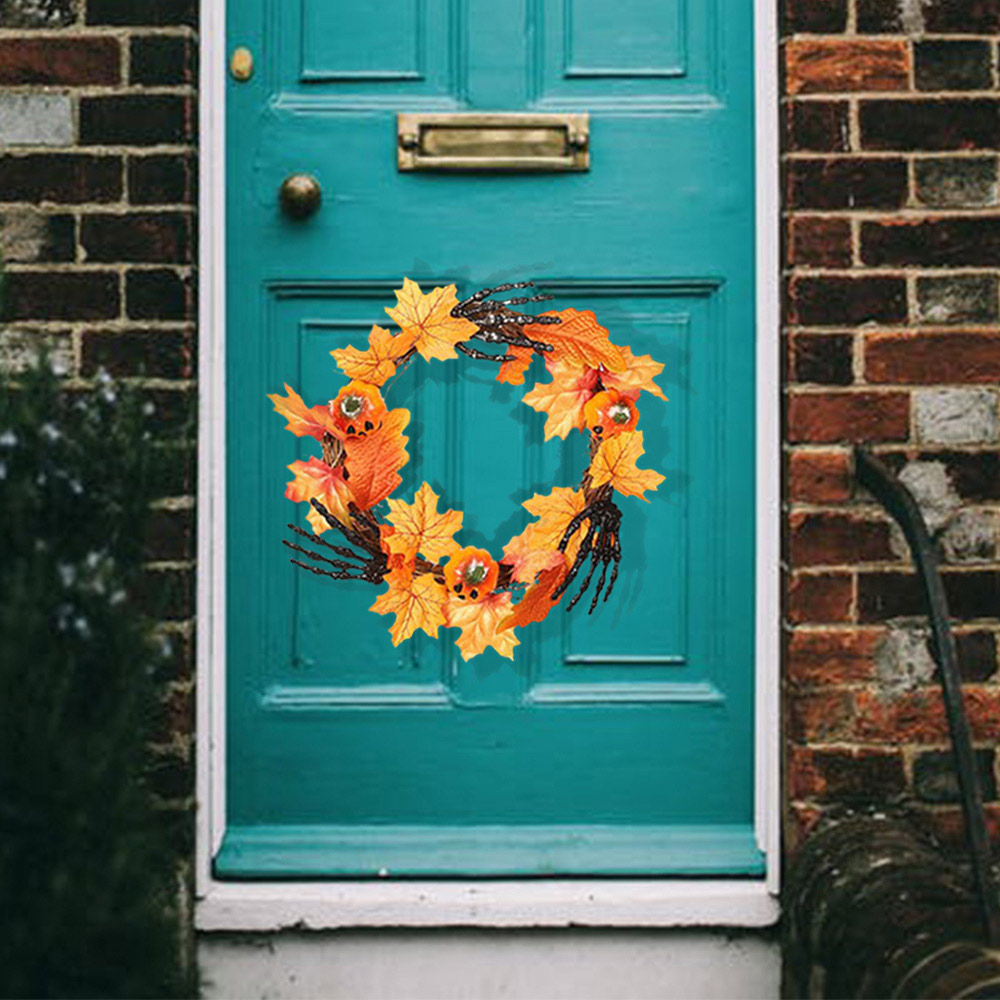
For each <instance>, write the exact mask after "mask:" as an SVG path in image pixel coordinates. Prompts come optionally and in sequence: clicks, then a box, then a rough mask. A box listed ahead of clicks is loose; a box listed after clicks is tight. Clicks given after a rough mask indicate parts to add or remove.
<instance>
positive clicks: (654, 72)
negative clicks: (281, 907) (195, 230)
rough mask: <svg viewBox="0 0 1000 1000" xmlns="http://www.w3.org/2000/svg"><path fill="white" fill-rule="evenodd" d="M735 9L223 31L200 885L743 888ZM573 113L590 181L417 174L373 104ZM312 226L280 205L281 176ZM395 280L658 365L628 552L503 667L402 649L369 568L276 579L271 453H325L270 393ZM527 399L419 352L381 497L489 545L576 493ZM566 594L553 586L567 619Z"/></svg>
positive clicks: (740, 201) (561, 4) (738, 60)
mask: <svg viewBox="0 0 1000 1000" xmlns="http://www.w3.org/2000/svg"><path fill="white" fill-rule="evenodd" d="M752 38H753V25H752V3H751V0H379V2H377V3H376V2H373V0H368V2H365V0H299V2H289V0H239V2H236V0H233V2H231V3H230V8H229V26H228V44H229V48H230V51H232V50H233V49H234V48H235V47H236V46H247V47H248V48H249V49H250V50H251V51H252V52H253V55H254V59H255V68H254V73H253V76H252V77H251V78H250V79H249V80H248V81H246V82H237V81H235V80H233V79H230V81H229V83H228V99H227V116H228V117H227V143H228V196H227V197H228V208H227V213H228V220H229V221H228V227H229V230H228V234H227V246H228V292H227V295H228V327H227V334H226V344H227V347H226V351H227V366H228V367H227V372H228V377H227V385H226V392H227V406H228V424H227V442H228V443H227V462H228V515H227V516H228V528H227V552H228V557H227V558H228V584H227V588H228V589H227V600H228V653H227V664H228V665H227V670H228V688H227V691H228V693H227V698H228V723H227V789H226V814H227V824H228V826H227V830H226V834H225V838H224V842H223V846H222V848H221V851H220V853H219V854H218V856H217V857H216V859H215V867H216V871H217V874H219V875H220V876H223V877H237V878H238V877H284V876H299V877H302V876H313V877H317V876H338V875H342V876H356V877H359V876H360V877H364V876H374V875H376V874H382V875H383V876H384V875H385V874H388V875H389V876H390V877H392V876H400V877H405V876H424V875H441V876H463V875H471V876H476V875H483V876H489V875H494V876H532V875H555V874H560V873H568V874H574V875H586V874H597V875H623V874H643V873H650V874H660V875H682V874H683V875H687V874H722V873H735V874H743V875H752V874H759V873H760V872H761V871H762V865H763V862H762V856H761V854H760V852H759V850H758V848H757V845H756V842H755V839H754V834H753V827H752V823H753V771H754V752H753V739H752V736H753V733H752V719H753V704H752V692H753V674H754V663H753V620H754V593H753V560H754V537H753V526H754V510H753V504H754V501H753V497H754V471H753V469H754V462H753V455H754V409H753V396H754V257H753V244H754V219H753V190H754V184H753V106H752V95H753V92H754V87H753V65H752ZM474 110H488V111H533V112H551V111H563V112H569V111H576V112H582V111H585V112H588V113H589V115H590V157H591V164H590V169H589V171H587V172H581V173H534V174H531V173H520V174H517V173H514V174H511V173H507V174H499V173H494V174H484V173H434V172H430V173H405V172H399V171H398V170H397V148H396V145H397V136H396V114H397V113H398V112H447V111H474ZM299 172H304V173H309V174H313V175H314V176H315V177H316V178H317V179H318V180H319V182H320V184H321V185H322V190H323V201H322V207H321V208H320V210H319V211H318V212H317V213H316V214H315V215H313V216H312V217H311V218H309V219H308V220H306V221H298V222H296V221H292V220H290V219H288V218H287V217H286V216H284V215H283V214H282V213H281V211H280V209H279V204H278V198H277V192H278V189H279V186H280V184H281V182H282V180H283V179H284V178H285V177H287V176H288V175H290V174H294V173H299ZM403 275H408V276H409V277H411V278H413V279H415V280H417V281H418V282H420V284H421V286H422V287H423V288H424V289H425V290H427V289H429V288H431V287H433V286H434V285H444V284H448V283H450V282H455V283H456V284H457V285H458V291H459V295H460V297H461V296H462V295H463V294H468V293H469V292H471V291H473V290H475V289H477V288H479V287H482V286H485V285H489V284H494V283H497V282H498V281H509V280H521V279H526V278H534V279H535V280H536V281H537V282H538V283H539V284H540V285H542V286H543V287H544V288H545V289H546V290H548V291H551V292H553V293H555V294H556V295H557V296H558V298H557V300H556V303H555V306H556V308H566V307H570V306H572V307H574V308H577V309H593V310H594V311H595V312H596V313H597V316H598V318H599V320H600V321H601V322H602V323H603V324H604V325H605V326H606V327H608V328H609V330H610V331H611V337H612V340H614V341H615V342H616V343H624V344H629V345H631V347H632V349H633V351H634V352H635V353H636V354H652V355H653V356H654V357H655V358H657V359H658V360H661V361H663V362H665V363H666V370H665V372H664V374H663V376H662V377H661V379H660V381H661V383H662V385H663V388H664V391H665V392H666V394H667V395H668V396H669V398H670V402H669V403H661V402H659V401H655V400H652V399H651V397H650V398H648V400H647V402H645V403H644V405H643V408H642V423H641V425H640V429H642V430H644V431H645V443H646V450H647V455H646V456H645V458H644V461H643V464H644V465H646V466H648V467H651V468H654V469H657V470H659V471H661V472H663V473H664V474H665V475H666V477H667V478H666V481H665V482H664V484H663V485H662V486H661V487H660V489H659V491H658V492H656V493H655V494H651V495H650V496H651V502H650V503H648V504H644V503H642V502H640V501H638V500H636V499H634V498H623V499H622V501H621V506H622V508H623V510H624V511H625V527H624V529H623V535H622V546H623V550H624V559H623V562H622V567H621V576H620V578H619V581H618V584H617V587H616V590H615V592H614V593H613V595H612V598H611V600H610V601H609V602H608V603H607V604H602V605H601V606H600V609H599V611H598V612H596V613H595V614H594V615H593V616H592V617H587V615H586V614H585V611H586V606H587V603H588V602H587V601H586V600H584V601H582V602H581V604H580V605H578V606H577V608H576V609H575V610H574V613H573V614H572V615H567V614H566V613H565V611H564V609H563V607H560V608H558V609H557V610H556V611H554V612H553V613H552V614H551V615H550V616H549V618H548V619H547V620H546V621H545V622H544V623H543V624H541V625H534V626H532V627H531V628H530V629H528V630H525V632H524V634H523V636H522V640H523V641H522V644H521V645H520V646H519V647H518V648H517V650H516V651H515V658H514V661H513V663H511V662H510V661H509V660H506V659H501V658H500V657H498V656H497V655H496V654H495V653H494V652H493V651H492V650H490V651H488V652H487V653H486V654H484V655H483V656H481V657H478V658H476V659H474V660H471V661H469V662H468V663H465V662H463V661H462V659H461V657H460V656H459V653H458V650H457V648H456V647H455V645H454V642H453V640H454V637H455V635H456V634H457V633H455V632H453V631H444V630H443V631H442V632H441V639H440V641H433V640H430V639H428V638H427V637H425V636H424V635H423V634H421V633H418V634H417V636H415V637H414V638H413V639H411V640H409V641H407V642H406V643H404V644H402V645H401V646H399V647H398V648H396V647H393V646H392V644H391V642H390V640H389V636H388V632H387V625H388V620H387V619H385V618H383V617H380V616H378V615H375V614H372V613H370V612H369V611H368V610H367V609H368V608H369V607H370V605H371V604H372V602H373V601H374V599H375V597H376V595H377V594H378V593H379V592H380V591H381V590H382V589H383V588H376V587H373V586H371V585H368V584H364V583H343V582H334V581H331V580H326V579H322V578H317V577H314V576H311V575H308V574H306V573H303V572H301V571H299V570H297V569H295V568H294V567H292V566H291V565H290V564H289V561H288V553H287V551H286V550H285V549H283V547H282V545H281V543H280V540H281V538H282V537H283V536H285V535H286V534H287V532H286V530H285V527H284V525H285V523H286V521H288V520H290V519H292V518H299V519H300V521H301V522H302V523H304V517H303V511H304V507H303V506H302V505H297V506H294V505H292V504H291V503H289V501H287V500H286V499H285V498H284V495H283V494H284V484H285V482H286V480H287V479H288V478H289V476H288V474H287V472H286V466H287V465H288V464H289V463H291V462H292V461H294V460H295V459H297V458H301V459H306V458H308V457H309V456H310V455H311V454H313V453H314V452H313V451H312V449H311V447H310V446H311V445H312V444H313V442H312V441H311V439H296V438H293V437H292V436H291V435H290V434H288V433H287V432H286V431H285V430H284V421H283V420H281V419H280V418H279V417H278V416H276V415H275V414H274V413H273V412H272V411H271V406H270V404H269V403H268V401H267V399H266V396H267V394H268V393H271V392H278V391H281V387H282V384H283V383H284V382H288V383H290V384H291V385H292V386H294V387H295V388H296V389H297V390H298V391H299V392H300V393H301V394H302V395H303V396H304V398H305V399H306V401H307V402H309V403H310V404H313V403H318V402H323V401H326V400H328V399H330V398H332V397H333V396H334V395H335V394H336V392H337V390H338V389H339V387H340V386H341V385H342V384H343V382H344V380H343V378H342V376H341V375H340V373H339V372H338V371H337V370H336V368H335V366H334V363H333V360H332V359H331V357H330V353H329V352H330V351H331V350H332V349H334V348H336V347H343V346H345V345H347V344H348V343H353V344H354V345H355V346H359V345H362V342H363V341H364V340H365V339H366V337H367V334H368V331H369V329H370V327H371V325H372V323H373V322H380V323H382V324H385V323H386V317H385V313H384V311H383V310H384V307H385V306H387V305H393V304H394V296H393V294H392V290H393V289H394V288H397V287H399V286H400V285H401V283H402V277H403ZM535 364H536V366H537V367H533V368H532V370H531V371H530V372H529V374H528V376H527V384H526V386H525V387H518V388H513V387H511V386H508V385H501V384H498V383H497V382H495V381H494V377H495V374H496V372H495V368H491V367H490V366H489V365H488V364H484V363H482V362H475V361H472V360H470V359H468V358H465V357H460V358H459V359H458V360H457V361H451V362H448V363H447V364H442V363H440V362H434V363H431V364H419V365H412V366H410V368H409V369H407V370H406V372H405V374H404V375H403V376H401V377H400V378H399V379H398V380H397V381H396V383H394V386H393V388H392V392H391V394H390V400H389V405H391V406H393V405H394V406H407V407H408V408H409V409H410V410H411V411H412V412H413V422H412V423H411V426H410V429H409V431H408V433H409V434H410V437H411V444H410V453H411V460H410V462H409V464H408V465H407V466H406V467H405V468H404V470H403V473H404V476H405V479H404V485H403V487H402V488H401V491H400V493H399V494H397V495H400V496H403V497H406V498H409V497H412V494H413V492H414V490H415V489H416V488H417V487H418V486H419V485H420V483H421V482H423V481H424V480H426V481H427V482H429V483H430V484H431V486H432V487H433V488H434V490H435V492H437V493H438V494H440V496H441V497H442V507H452V508H456V509H461V510H464V511H465V512H466V516H465V527H464V530H463V532H462V534H461V536H460V538H461V541H462V544H466V545H479V546H482V547H486V548H489V549H490V550H491V551H492V552H493V553H494V554H495V555H499V553H500V551H501V548H502V546H503V544H504V543H505V542H506V541H507V540H508V539H509V538H510V537H511V536H512V535H514V534H516V533H517V532H519V531H520V530H521V529H522V528H523V526H524V525H525V524H526V523H527V520H526V519H527V517H528V515H527V513H526V512H525V511H524V510H523V508H522V507H521V506H520V504H521V501H522V500H524V499H527V498H529V497H530V496H531V495H532V494H533V493H536V492H541V493H548V492H549V491H550V490H551V488H552V486H553V485H573V484H575V483H576V482H577V480H578V478H579V472H580V470H581V469H583V468H584V467H585V466H586V464H587V461H586V443H585V440H584V436H583V435H581V434H576V433H575V432H574V433H573V434H572V435H571V436H570V438H568V439H567V440H566V441H565V442H560V441H558V440H553V441H550V442H548V443H547V444H544V445H543V443H542V427H543V424H544V414H540V413H535V412H534V411H533V410H531V409H529V408H528V407H527V406H525V405H524V404H523V403H521V401H520V400H521V396H522V394H523V391H524V389H525V388H530V386H531V384H532V382H533V381H542V380H544V375H543V374H542V370H541V369H542V366H541V364H540V362H538V361H537V360H536V363H535ZM565 603H566V602H564V605H565Z"/></svg>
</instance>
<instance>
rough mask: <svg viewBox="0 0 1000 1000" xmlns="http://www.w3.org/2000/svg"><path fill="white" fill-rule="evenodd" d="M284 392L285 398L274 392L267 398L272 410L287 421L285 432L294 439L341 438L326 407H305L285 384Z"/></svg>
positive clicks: (320, 439)
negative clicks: (291, 434)
mask: <svg viewBox="0 0 1000 1000" xmlns="http://www.w3.org/2000/svg"><path fill="white" fill-rule="evenodd" d="M285 392H287V393H288V395H287V396H282V395H280V394H279V393H276V392H275V393H271V394H269V395H268V397H267V398H268V399H269V400H271V402H272V403H274V409H275V410H276V411H277V412H278V413H280V414H281V415H282V416H283V417H284V418H285V419H286V420H287V421H288V426H287V427H286V428H285V430H289V431H291V432H292V433H293V434H294V435H295V436H296V437H314V438H316V439H317V440H318V441H322V440H323V435H324V434H325V433H326V434H332V435H333V436H334V437H343V434H342V433H341V431H340V429H339V428H338V427H337V425H336V424H335V423H334V420H333V417H332V416H331V415H330V411H329V409H328V408H327V407H325V406H313V407H309V406H306V404H305V403H304V402H303V401H302V397H301V396H300V395H299V394H298V393H297V392H296V391H295V390H294V389H293V388H292V387H291V386H290V385H289V384H288V383H287V382H286V383H285Z"/></svg>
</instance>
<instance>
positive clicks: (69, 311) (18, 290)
mask: <svg viewBox="0 0 1000 1000" xmlns="http://www.w3.org/2000/svg"><path fill="white" fill-rule="evenodd" d="M120 301H121V300H120V296H119V292H118V275H117V274H114V273H112V272H110V271H85V272H72V271H70V272H59V273H51V272H46V271H16V272H13V273H9V274H7V275H6V276H5V278H4V295H3V315H4V318H6V319H10V320H26V319H36V320H48V319H55V320H68V319H112V318H114V317H116V316H117V315H118V312H119V310H120V307H121V306H120Z"/></svg>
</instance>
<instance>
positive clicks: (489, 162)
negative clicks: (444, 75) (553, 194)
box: [396, 112, 590, 171]
mask: <svg viewBox="0 0 1000 1000" xmlns="http://www.w3.org/2000/svg"><path fill="white" fill-rule="evenodd" d="M589 130H590V116H589V115H587V114H586V113H583V114H521V113H503V112H489V113H485V114H480V113H478V112H463V113H460V114H458V113H456V114H414V113H409V112H401V113H400V114H398V115H397V116H396V137H397V157H398V159H397V163H398V166H399V169H400V170H508V171H579V170H589V169H590V147H589Z"/></svg>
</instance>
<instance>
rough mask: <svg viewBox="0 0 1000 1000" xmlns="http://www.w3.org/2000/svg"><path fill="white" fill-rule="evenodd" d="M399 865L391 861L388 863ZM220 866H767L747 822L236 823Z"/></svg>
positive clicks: (493, 871)
mask: <svg viewBox="0 0 1000 1000" xmlns="http://www.w3.org/2000/svg"><path fill="white" fill-rule="evenodd" d="M390 865H391V867H390ZM215 867H216V872H217V873H218V874H220V875H227V874H233V875H235V876H243V877H245V878H273V877H275V876H280V875H288V876H296V877H299V878H302V877H309V876H323V875H328V876H335V875H339V876H357V875H358V874H362V875H368V876H377V877H379V878H386V877H392V876H410V877H414V876H418V877H419V876H424V877H436V876H442V875H452V874H454V873H455V872H456V870H461V869H462V868H463V867H469V868H475V869H476V870H477V871H479V872H481V873H482V874H484V875H490V876H494V877H496V876H509V875H521V874H530V875H557V874H562V875H565V874H572V875H587V874H590V873H591V872H593V871H594V870H595V869H596V870H599V871H600V872H601V873H602V874H604V875H645V874H650V875H677V874H682V875H718V874H725V873H728V872H732V871H740V872H743V873H745V874H755V875H763V873H764V865H763V860H762V858H761V856H760V852H759V851H758V850H757V845H756V843H755V842H754V836H753V831H752V830H751V829H750V828H749V827H747V826H722V825H716V826H643V827H622V826H597V825H591V826H572V825H565V824H563V825H559V826H462V827H451V828H442V827H440V826H395V827H386V826H342V827H331V826H251V827H234V828H232V829H231V830H230V832H229V835H228V836H227V837H226V842H225V844H224V845H223V848H222V850H221V852H220V853H219V856H218V858H217V859H216V863H215Z"/></svg>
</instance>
